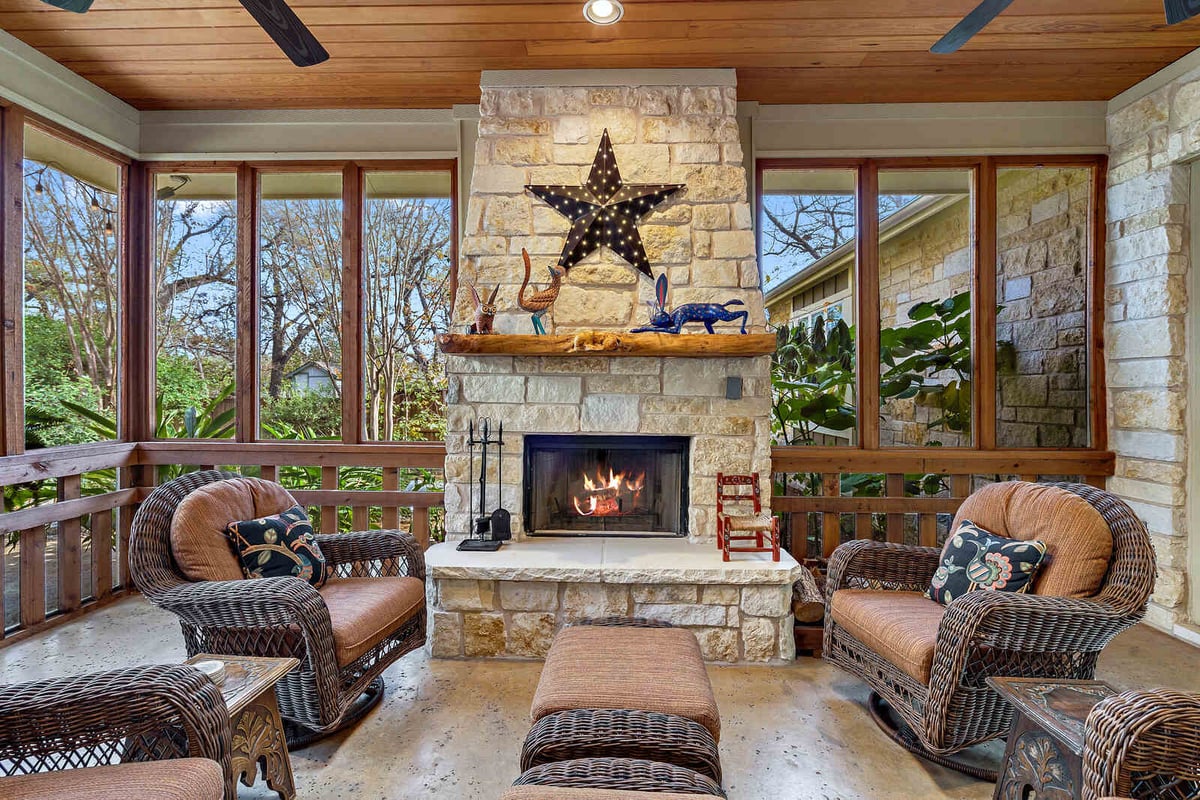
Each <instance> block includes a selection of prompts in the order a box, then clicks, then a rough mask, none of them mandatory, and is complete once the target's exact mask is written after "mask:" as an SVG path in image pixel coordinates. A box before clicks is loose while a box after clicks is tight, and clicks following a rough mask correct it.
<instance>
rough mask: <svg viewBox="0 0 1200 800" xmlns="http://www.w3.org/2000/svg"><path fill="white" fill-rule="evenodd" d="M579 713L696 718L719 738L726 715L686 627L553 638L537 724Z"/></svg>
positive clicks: (587, 629)
mask: <svg viewBox="0 0 1200 800" xmlns="http://www.w3.org/2000/svg"><path fill="white" fill-rule="evenodd" d="M576 708H629V709H636V710H638V711H657V712H659V713H662V714H674V715H676V716H679V717H684V718H686V719H690V720H695V721H696V722H699V723H700V724H701V725H703V726H704V727H706V728H708V730H709V731H710V732H711V733H712V735H713V738H714V739H717V740H718V741H719V740H720V738H721V716H720V713H719V712H718V711H717V701H716V698H715V697H714V696H713V690H712V684H711V683H709V680H708V672H707V671H706V670H705V668H704V659H703V658H702V657H701V655H700V644H699V642H697V641H696V635H695V634H694V633H692V632H691V631H688V630H684V629H682V628H612V627H601V626H591V625H581V626H578V627H574V628H564V629H563V630H561V631H559V632H558V635H557V636H555V637H554V644H552V645H551V646H550V652H549V653H547V654H546V665H545V666H544V667H543V668H542V677H541V679H540V680H539V681H538V687H537V691H536V692H535V693H534V695H533V707H532V709H531V710H530V714H531V716H532V718H533V721H534V722H536V721H537V720H539V719H541V718H542V717H544V716H546V715H547V714H553V713H554V712H556V711H569V710H571V709H576Z"/></svg>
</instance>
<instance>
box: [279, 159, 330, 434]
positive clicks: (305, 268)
mask: <svg viewBox="0 0 1200 800" xmlns="http://www.w3.org/2000/svg"><path fill="white" fill-rule="evenodd" d="M258 216H259V220H258V231H259V235H258V238H259V243H258V247H259V256H258V281H259V354H260V363H259V372H260V376H259V381H260V403H261V411H260V414H261V416H260V428H261V435H262V437H263V438H264V439H336V438H339V437H340V436H341V430H342V401H341V397H342V175H341V172H279V173H266V174H263V175H261V176H260V177H259V205H258Z"/></svg>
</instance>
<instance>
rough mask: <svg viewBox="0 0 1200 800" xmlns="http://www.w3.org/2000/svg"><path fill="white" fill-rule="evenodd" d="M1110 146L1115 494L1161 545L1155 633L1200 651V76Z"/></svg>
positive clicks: (1145, 110)
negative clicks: (1195, 605)
mask: <svg viewBox="0 0 1200 800" xmlns="http://www.w3.org/2000/svg"><path fill="white" fill-rule="evenodd" d="M1108 141H1109V173H1108V268H1107V284H1108V285H1107V297H1106V298H1105V299H1106V301H1107V302H1106V309H1107V318H1106V325H1105V349H1106V352H1107V356H1108V392H1109V426H1110V445H1111V447H1112V449H1113V450H1114V451H1115V452H1116V454H1117V467H1116V476H1115V477H1113V478H1112V479H1111V480H1110V481H1109V488H1110V489H1111V490H1112V491H1114V492H1116V493H1117V494H1119V495H1121V496H1122V497H1124V498H1125V499H1126V500H1127V501H1128V502H1129V503H1130V505H1132V506H1133V507H1134V509H1135V510H1136V511H1137V513H1138V516H1140V517H1141V518H1142V519H1143V520H1145V521H1146V524H1147V525H1148V526H1149V528H1150V533H1151V536H1152V538H1153V540H1154V547H1155V551H1156V552H1157V555H1158V583H1157V587H1156V590H1155V593H1154V598H1153V602H1152V604H1151V607H1150V612H1149V614H1148V615H1147V621H1148V622H1149V623H1150V624H1151V625H1154V626H1155V627H1158V628H1161V629H1163V630H1168V631H1174V632H1176V633H1180V634H1183V635H1188V636H1189V637H1190V638H1194V639H1196V640H1197V641H1200V638H1197V637H1196V634H1195V631H1196V628H1194V627H1191V628H1189V627H1188V626H1189V623H1190V622H1191V621H1192V620H1193V619H1194V618H1190V617H1189V614H1188V609H1187V601H1188V596H1187V590H1188V584H1189V577H1188V557H1189V554H1188V549H1189V536H1190V537H1191V542H1190V544H1191V547H1193V548H1195V547H1197V546H1198V544H1200V538H1198V537H1197V533H1196V532H1195V531H1196V527H1197V525H1196V523H1197V521H1196V520H1191V521H1190V524H1189V519H1188V507H1187V503H1188V490H1189V481H1190V482H1191V483H1193V484H1194V482H1195V481H1196V479H1197V476H1196V475H1190V476H1189V474H1188V452H1189V446H1191V447H1194V446H1195V442H1189V438H1188V432H1187V419H1186V410H1187V402H1188V380H1189V373H1188V370H1189V366H1188V361H1187V347H1188V343H1187V342H1188V340H1187V336H1188V331H1187V327H1188V324H1187V317H1188V314H1189V298H1188V283H1187V281H1188V277H1189V271H1190V269H1191V265H1190V261H1191V254H1190V251H1189V236H1190V230H1189V219H1190V216H1189V189H1190V167H1189V166H1188V165H1187V162H1188V161H1190V160H1192V159H1194V158H1196V157H1197V156H1198V155H1200V70H1193V71H1192V72H1190V73H1186V74H1185V75H1183V76H1182V77H1181V78H1178V79H1176V80H1174V81H1172V82H1171V83H1169V84H1167V85H1164V86H1162V87H1161V88H1159V89H1157V90H1155V91H1153V92H1152V93H1150V94H1148V95H1146V96H1144V97H1142V98H1140V99H1138V100H1136V101H1134V102H1132V103H1130V104H1129V105H1126V106H1124V107H1123V108H1120V109H1117V110H1114V111H1113V112H1112V113H1111V114H1110V115H1109V118H1108ZM1193 212H1194V210H1193ZM1190 313H1191V314H1192V315H1193V316H1194V315H1195V314H1196V313H1197V312H1196V309H1195V308H1194V306H1193V307H1192V308H1191V310H1190ZM1193 335H1194V334H1193ZM1192 401H1193V402H1197V398H1195V397H1193V398H1192ZM1189 531H1190V533H1189ZM1191 583H1192V585H1193V586H1195V578H1194V577H1193V578H1192V579H1191ZM1189 632H1190V633H1189Z"/></svg>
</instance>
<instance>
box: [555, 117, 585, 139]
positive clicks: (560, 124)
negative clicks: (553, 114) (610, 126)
mask: <svg viewBox="0 0 1200 800" xmlns="http://www.w3.org/2000/svg"><path fill="white" fill-rule="evenodd" d="M588 129H589V122H588V118H587V117H585V116H580V117H559V118H558V119H556V120H555V121H554V143H555V144H586V143H587V142H588V141H589V139H588Z"/></svg>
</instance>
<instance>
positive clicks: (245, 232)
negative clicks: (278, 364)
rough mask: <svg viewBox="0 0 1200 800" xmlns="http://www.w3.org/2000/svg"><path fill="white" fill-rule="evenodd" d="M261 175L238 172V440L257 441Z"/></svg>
mask: <svg viewBox="0 0 1200 800" xmlns="http://www.w3.org/2000/svg"><path fill="white" fill-rule="evenodd" d="M258 245H259V243H258V173H257V172H256V171H255V170H254V169H252V168H251V167H250V165H248V164H239V165H238V170H237V341H236V345H235V348H236V356H235V360H236V362H237V370H236V373H237V377H236V387H235V390H234V400H235V404H236V406H237V433H236V435H237V440H238V441H239V442H253V441H256V440H257V439H258V317H259V308H258V305H259V290H258Z"/></svg>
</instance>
